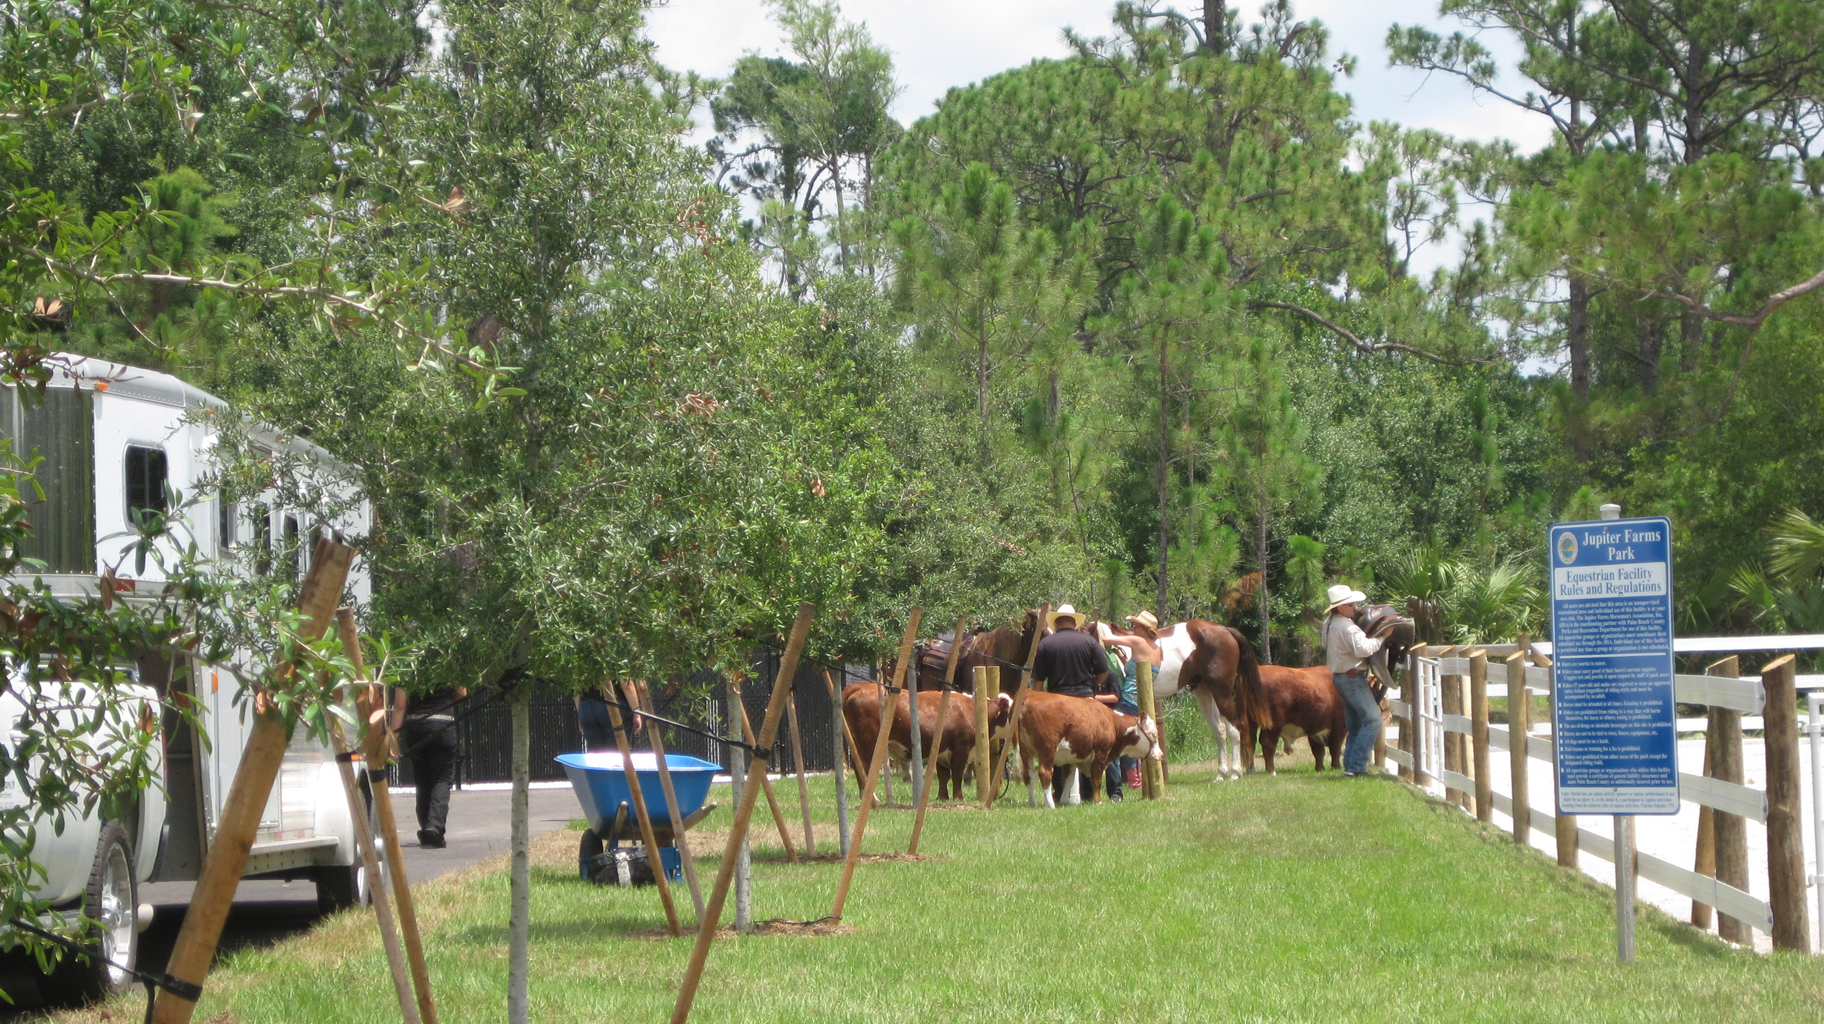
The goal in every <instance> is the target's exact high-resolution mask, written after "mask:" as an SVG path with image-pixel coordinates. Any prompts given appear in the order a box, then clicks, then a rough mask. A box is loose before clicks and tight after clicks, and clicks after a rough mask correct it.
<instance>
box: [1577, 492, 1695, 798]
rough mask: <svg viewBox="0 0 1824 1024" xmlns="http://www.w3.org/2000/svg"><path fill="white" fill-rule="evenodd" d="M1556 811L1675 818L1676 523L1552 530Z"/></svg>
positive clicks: (1624, 522) (1658, 519)
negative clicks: (1673, 583) (1674, 603)
mask: <svg viewBox="0 0 1824 1024" xmlns="http://www.w3.org/2000/svg"><path fill="white" fill-rule="evenodd" d="M1546 537H1547V541H1548V544H1547V548H1546V551H1547V554H1546V559H1547V564H1548V566H1549V570H1548V572H1547V574H1546V577H1547V586H1548V587H1549V588H1550V595H1551V618H1552V667H1553V676H1552V746H1553V755H1552V756H1553V767H1554V769H1555V777H1556V779H1557V782H1558V785H1557V807H1558V813H1559V814H1613V815H1627V814H1677V813H1678V810H1679V800H1680V794H1679V786H1678V705H1677V703H1676V701H1675V700H1674V696H1675V695H1674V692H1673V687H1674V674H1675V672H1676V671H1677V666H1676V664H1675V662H1674V659H1673V653H1672V641H1673V617H1672V616H1673V611H1672V523H1671V521H1670V520H1668V519H1667V518H1665V517H1664V516H1648V517H1642V518H1635V519H1608V520H1599V521H1596V522H1584V523H1554V524H1552V526H1551V527H1550V529H1549V530H1548V531H1547V535H1546Z"/></svg>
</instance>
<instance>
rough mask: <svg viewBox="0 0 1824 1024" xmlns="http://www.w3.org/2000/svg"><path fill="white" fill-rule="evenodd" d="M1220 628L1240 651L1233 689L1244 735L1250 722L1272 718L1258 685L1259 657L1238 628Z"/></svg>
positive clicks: (1260, 723) (1267, 720)
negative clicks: (1233, 639) (1238, 706)
mask: <svg viewBox="0 0 1824 1024" xmlns="http://www.w3.org/2000/svg"><path fill="white" fill-rule="evenodd" d="M1222 628H1223V629H1226V630H1228V631H1229V635H1230V636H1231V637H1234V638H1235V648H1236V650H1237V651H1239V652H1240V657H1239V658H1238V659H1237V664H1236V668H1235V676H1236V679H1235V691H1236V697H1237V698H1238V701H1237V702H1238V703H1239V704H1240V705H1241V730H1242V733H1243V734H1244V735H1245V734H1246V733H1247V730H1248V726H1249V725H1250V724H1253V725H1255V726H1263V725H1264V724H1266V723H1269V722H1270V721H1271V719H1272V715H1270V714H1268V713H1267V699H1266V693H1265V691H1264V690H1263V689H1262V688H1261V685H1260V659H1259V658H1257V657H1255V656H1254V645H1253V644H1251V643H1249V642H1248V638H1247V637H1245V636H1242V635H1241V632H1240V631H1239V630H1237V629H1235V627H1233V626H1224V627H1222Z"/></svg>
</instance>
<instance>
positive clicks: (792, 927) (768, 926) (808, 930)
mask: <svg viewBox="0 0 1824 1024" xmlns="http://www.w3.org/2000/svg"><path fill="white" fill-rule="evenodd" d="M854 931H855V929H853V928H851V927H849V926H848V925H846V924H843V923H842V922H840V921H832V920H830V919H829V918H827V917H826V918H823V919H822V920H818V921H786V920H782V919H780V918H773V919H772V920H770V921H755V922H754V930H753V931H751V932H749V933H748V935H749V937H752V936H755V935H782V936H787V937H791V936H796V937H798V938H823V937H825V936H829V935H850V934H853V933H854ZM695 934H696V932H695V930H690V931H686V932H685V933H684V937H685V938H690V937H692V936H694V935H695ZM628 937H629V938H634V939H647V940H649V941H656V940H660V939H669V938H672V937H673V936H672V934H671V933H670V932H668V931H666V930H665V929H663V928H642V929H640V930H639V931H636V932H629V933H628ZM740 937H741V936H740V933H739V932H736V931H735V926H734V925H732V924H725V925H723V926H722V927H720V928H717V929H716V938H718V939H733V938H740Z"/></svg>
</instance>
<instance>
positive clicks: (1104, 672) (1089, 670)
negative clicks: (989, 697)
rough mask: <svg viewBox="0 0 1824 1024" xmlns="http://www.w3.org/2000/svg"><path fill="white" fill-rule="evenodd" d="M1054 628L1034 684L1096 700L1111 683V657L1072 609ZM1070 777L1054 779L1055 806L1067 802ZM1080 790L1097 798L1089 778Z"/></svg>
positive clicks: (1054, 620) (1036, 664)
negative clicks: (1106, 683) (1078, 622)
mask: <svg viewBox="0 0 1824 1024" xmlns="http://www.w3.org/2000/svg"><path fill="white" fill-rule="evenodd" d="M1051 628H1052V629H1053V630H1055V632H1053V633H1052V634H1051V635H1050V636H1048V637H1046V638H1045V639H1043V640H1041V641H1039V653H1038V656H1037V657H1035V658H1034V659H1033V662H1032V678H1033V681H1034V682H1037V683H1043V684H1045V689H1046V690H1049V691H1050V692H1052V693H1061V694H1064V695H1066V696H1070V697H1083V698H1094V697H1095V695H1096V693H1097V692H1098V691H1100V690H1101V689H1102V685H1103V683H1104V682H1105V681H1106V680H1107V679H1108V655H1106V654H1104V653H1103V652H1102V645H1101V644H1099V643H1097V642H1096V638H1095V637H1093V636H1090V635H1089V634H1088V633H1085V632H1083V631H1082V630H1079V629H1078V628H1077V610H1076V609H1075V608H1073V607H1071V606H1070V605H1067V604H1066V605H1060V606H1059V607H1058V610H1057V611H1055V612H1053V613H1052V616H1051ZM1079 775H1081V773H1079ZM1069 776H1070V773H1069V772H1058V773H1057V774H1056V775H1053V776H1052V780H1051V789H1052V800H1053V801H1054V802H1057V803H1062V802H1063V799H1064V785H1065V780H1066V779H1067V778H1069ZM1080 790H1081V792H1082V794H1083V797H1084V799H1093V798H1094V797H1095V783H1094V782H1093V781H1092V780H1091V779H1090V778H1089V777H1088V776H1086V775H1084V776H1082V784H1081V786H1080Z"/></svg>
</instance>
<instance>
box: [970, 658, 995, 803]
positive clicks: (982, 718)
mask: <svg viewBox="0 0 1824 1024" xmlns="http://www.w3.org/2000/svg"><path fill="white" fill-rule="evenodd" d="M999 675H1000V670H999V669H997V668H991V667H989V666H987V665H977V666H975V751H974V754H975V798H976V799H977V800H980V801H981V802H982V806H983V807H984V808H988V807H993V806H994V780H993V779H991V778H989V777H988V766H989V764H990V763H991V761H990V758H989V756H988V751H989V746H990V744H989V736H988V702H989V701H990V700H992V699H994V695H995V694H997V693H999V692H1000V689H1001V684H1000V679H999Z"/></svg>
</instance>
